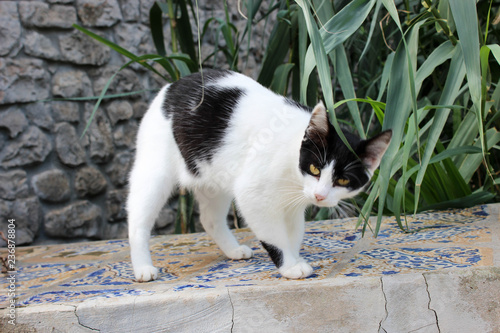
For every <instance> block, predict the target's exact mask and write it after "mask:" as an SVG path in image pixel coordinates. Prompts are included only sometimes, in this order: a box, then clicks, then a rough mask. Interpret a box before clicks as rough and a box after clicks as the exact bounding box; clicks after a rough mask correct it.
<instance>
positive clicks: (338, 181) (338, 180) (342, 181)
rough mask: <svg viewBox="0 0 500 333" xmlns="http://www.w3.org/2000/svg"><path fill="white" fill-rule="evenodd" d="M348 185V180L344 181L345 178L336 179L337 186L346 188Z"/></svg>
mask: <svg viewBox="0 0 500 333" xmlns="http://www.w3.org/2000/svg"><path fill="white" fill-rule="evenodd" d="M349 183H350V181H349V179H345V178H339V179H337V184H339V185H340V186H347V185H349Z"/></svg>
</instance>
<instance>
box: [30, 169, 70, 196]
mask: <svg viewBox="0 0 500 333" xmlns="http://www.w3.org/2000/svg"><path fill="white" fill-rule="evenodd" d="M32 185H33V189H34V190H35V193H36V195H37V196H38V197H39V198H40V199H43V200H46V201H50V202H64V201H67V200H68V199H69V198H70V196H71V192H70V186H69V178H68V176H66V174H65V173H64V172H63V171H61V170H58V169H52V170H48V171H44V172H42V173H39V174H37V175H35V176H33V180H32Z"/></svg>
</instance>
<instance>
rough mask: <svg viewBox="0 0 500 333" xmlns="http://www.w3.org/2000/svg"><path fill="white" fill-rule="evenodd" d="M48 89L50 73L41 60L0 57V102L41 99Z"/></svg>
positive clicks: (47, 93) (45, 96)
mask: <svg viewBox="0 0 500 333" xmlns="http://www.w3.org/2000/svg"><path fill="white" fill-rule="evenodd" d="M49 90H50V75H49V73H48V72H47V70H46V69H45V64H44V62H43V61H42V60H39V59H29V58H25V59H7V58H0V104H10V103H18V102H34V101H38V100H43V99H46V98H48V97H49Z"/></svg>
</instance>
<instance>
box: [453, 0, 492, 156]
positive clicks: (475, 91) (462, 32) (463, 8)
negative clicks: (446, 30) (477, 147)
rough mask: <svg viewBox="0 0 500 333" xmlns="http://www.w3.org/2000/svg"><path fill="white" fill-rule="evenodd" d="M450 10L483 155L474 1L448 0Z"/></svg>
mask: <svg viewBox="0 0 500 333" xmlns="http://www.w3.org/2000/svg"><path fill="white" fill-rule="evenodd" d="M449 2H450V7H451V12H452V14H453V18H454V19H455V24H456V28H457V33H458V37H459V39H460V43H459V44H460V47H461V48H462V52H463V56H464V63H465V70H466V73H467V82H468V83H469V91H470V94H471V98H472V103H473V104H474V107H475V112H476V125H477V127H478V129H479V137H480V142H481V147H482V149H483V155H485V154H486V142H485V138H484V129H483V107H482V103H481V64H480V49H479V31H478V21H477V11H476V2H475V1H470V0H467V1H464V0H449Z"/></svg>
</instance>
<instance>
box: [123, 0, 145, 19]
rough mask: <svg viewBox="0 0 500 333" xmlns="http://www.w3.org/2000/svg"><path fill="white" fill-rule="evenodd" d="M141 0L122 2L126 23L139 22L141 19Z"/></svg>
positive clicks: (125, 0) (124, 0)
mask: <svg viewBox="0 0 500 333" xmlns="http://www.w3.org/2000/svg"><path fill="white" fill-rule="evenodd" d="M140 5H141V4H140V0H121V1H120V7H121V9H122V14H123V19H124V20H125V21H126V22H131V21H132V22H133V21H137V20H139V18H140Z"/></svg>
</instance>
